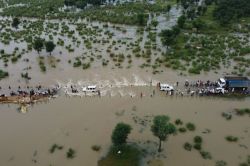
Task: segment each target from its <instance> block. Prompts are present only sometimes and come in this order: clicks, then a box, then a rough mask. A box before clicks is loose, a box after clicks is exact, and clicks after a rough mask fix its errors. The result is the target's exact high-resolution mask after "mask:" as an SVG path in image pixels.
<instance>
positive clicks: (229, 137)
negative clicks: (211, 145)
mask: <svg viewBox="0 0 250 166" xmlns="http://www.w3.org/2000/svg"><path fill="white" fill-rule="evenodd" d="M225 139H226V140H227V141H228V142H237V141H238V137H234V136H231V135H230V136H226V138H225Z"/></svg>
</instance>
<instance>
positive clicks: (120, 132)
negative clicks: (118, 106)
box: [111, 123, 132, 146]
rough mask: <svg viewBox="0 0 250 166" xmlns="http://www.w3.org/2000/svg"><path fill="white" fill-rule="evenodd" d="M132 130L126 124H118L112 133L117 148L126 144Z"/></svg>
mask: <svg viewBox="0 0 250 166" xmlns="http://www.w3.org/2000/svg"><path fill="white" fill-rule="evenodd" d="M131 130H132V128H131V127H130V125H127V124H125V123H118V124H117V125H116V127H115V129H114V130H113V133H112V136H111V138H112V142H113V144H114V145H115V146H121V145H124V144H126V140H127V137H128V134H129V133H130V132H131Z"/></svg>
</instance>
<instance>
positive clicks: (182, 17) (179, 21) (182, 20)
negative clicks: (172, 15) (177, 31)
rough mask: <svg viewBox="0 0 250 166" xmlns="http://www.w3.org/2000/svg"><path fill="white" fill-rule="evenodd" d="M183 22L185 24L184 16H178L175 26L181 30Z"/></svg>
mask: <svg viewBox="0 0 250 166" xmlns="http://www.w3.org/2000/svg"><path fill="white" fill-rule="evenodd" d="M185 22H186V17H185V16H183V15H182V16H180V17H179V18H178V20H177V25H178V26H179V27H180V28H183V27H184V25H185Z"/></svg>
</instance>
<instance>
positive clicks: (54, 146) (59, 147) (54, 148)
mask: <svg viewBox="0 0 250 166" xmlns="http://www.w3.org/2000/svg"><path fill="white" fill-rule="evenodd" d="M56 149H58V150H62V149H63V146H60V145H57V144H53V145H52V146H51V148H50V150H49V151H50V153H54V152H55V150H56Z"/></svg>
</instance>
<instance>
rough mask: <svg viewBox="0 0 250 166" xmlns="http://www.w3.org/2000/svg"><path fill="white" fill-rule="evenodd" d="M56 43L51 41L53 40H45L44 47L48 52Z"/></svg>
mask: <svg viewBox="0 0 250 166" xmlns="http://www.w3.org/2000/svg"><path fill="white" fill-rule="evenodd" d="M55 47H56V45H55V44H54V43H53V41H47V42H45V48H46V51H47V52H49V53H50V55H51V52H52V51H53V50H54V49H55Z"/></svg>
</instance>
